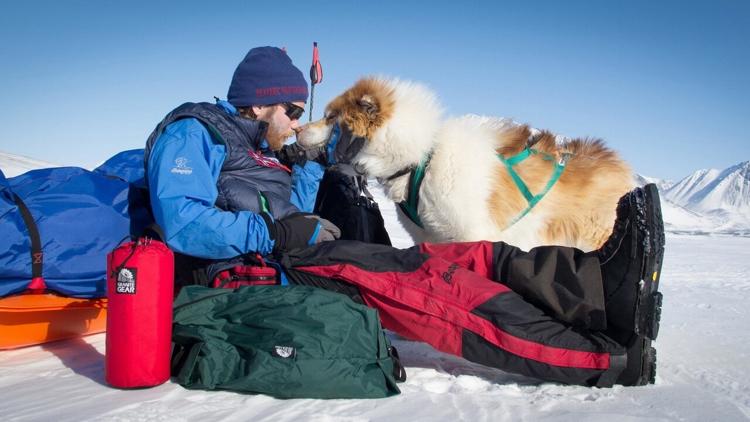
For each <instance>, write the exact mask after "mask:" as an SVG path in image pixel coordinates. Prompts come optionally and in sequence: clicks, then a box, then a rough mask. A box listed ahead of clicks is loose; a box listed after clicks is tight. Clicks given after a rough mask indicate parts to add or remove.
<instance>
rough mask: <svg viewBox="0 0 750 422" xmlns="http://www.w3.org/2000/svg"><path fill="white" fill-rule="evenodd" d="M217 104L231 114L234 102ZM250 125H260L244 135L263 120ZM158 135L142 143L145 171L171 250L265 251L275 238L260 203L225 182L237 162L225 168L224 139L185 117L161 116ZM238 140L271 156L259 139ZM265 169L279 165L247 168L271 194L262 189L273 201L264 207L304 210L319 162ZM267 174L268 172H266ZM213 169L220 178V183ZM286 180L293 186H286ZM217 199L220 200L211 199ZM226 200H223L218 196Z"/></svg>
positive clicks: (225, 254)
mask: <svg viewBox="0 0 750 422" xmlns="http://www.w3.org/2000/svg"><path fill="white" fill-rule="evenodd" d="M217 105H218V107H219V108H220V109H221V110H223V111H224V112H226V113H228V114H229V115H230V116H237V110H236V109H235V108H234V107H233V106H232V105H231V104H229V103H228V102H225V101H219V102H218V103H217ZM211 107H213V105H211ZM231 119H232V118H230V120H231ZM243 123H244V122H243ZM256 127H259V129H258V130H262V132H259V133H255V134H250V135H251V136H250V137H254V136H255V135H258V136H262V135H265V131H264V129H265V127H263V126H257V125H256ZM157 129H158V127H157ZM213 130H215V128H213ZM157 135H158V138H156V140H155V142H151V143H150V146H151V148H150V151H149V147H148V146H147V155H146V160H147V161H146V172H147V178H148V187H149V192H150V196H151V208H152V210H153V213H154V218H155V220H156V223H157V224H159V226H160V227H161V228H162V230H163V231H164V236H165V240H166V242H167V244H168V245H169V246H170V247H171V248H172V249H173V250H175V251H177V252H180V253H183V254H186V255H190V256H196V257H201V258H209V259H227V258H231V257H235V256H238V255H242V254H245V253H249V252H258V253H261V254H263V255H266V254H269V253H270V252H271V251H272V250H273V246H274V241H273V240H272V239H271V238H270V237H269V233H268V228H267V226H266V223H265V222H264V220H263V218H262V217H261V216H260V214H259V212H261V209H257V208H258V207H256V206H254V204H258V203H259V201H258V200H257V199H256V198H247V196H248V195H239V194H238V192H239V193H242V192H243V191H244V190H243V186H237V189H234V188H233V185H232V183H234V185H236V184H237V183H242V179H241V178H240V179H237V178H232V179H229V180H230V181H231V182H232V183H226V180H228V178H227V177H225V176H226V175H227V174H228V172H230V171H239V172H240V173H241V172H242V170H243V169H241V168H240V169H226V168H224V167H225V166H224V164H225V159H226V158H227V148H228V147H230V146H228V145H224V144H222V143H221V142H217V139H216V138H217V134H216V133H214V134H213V136H212V134H211V133H209V128H207V127H206V126H205V125H204V124H203V123H201V121H199V120H198V119H197V118H192V117H190V118H182V119H179V120H176V121H174V122H173V123H170V124H168V125H167V126H166V127H165V128H164V129H163V131H162V132H161V134H157ZM250 141H251V140H250V139H248V140H247V141H245V142H246V143H250ZM235 143H236V142H235ZM151 144H152V145H151ZM242 146H243V147H245V146H247V149H248V150H253V149H256V147H259V148H257V149H258V151H257V152H258V153H262V157H261V159H262V158H264V157H267V158H269V159H271V160H273V159H274V157H273V154H272V153H271V152H269V151H268V150H267V143H266V142H265V140H263V139H262V142H260V144H259V145H242ZM234 147H236V145H234ZM236 155H237V154H236V151H235V156H236ZM272 164H273V163H272ZM271 171H276V172H278V171H279V170H278V169H272V168H268V169H265V168H261V173H257V172H256V173H251V174H258V175H259V176H260V177H257V178H256V179H257V180H247V182H248V184H250V183H251V182H252V184H253V187H254V188H255V189H257V191H258V192H263V194H265V196H266V197H268V196H270V198H265V197H264V199H269V201H268V203H269V204H270V205H272V206H271V212H270V214H272V215H273V216H274V217H275V218H281V217H283V216H284V215H288V214H289V213H291V212H296V211H298V210H302V211H308V212H309V211H311V209H312V207H313V205H314V201H315V195H316V194H317V185H318V182H319V181H320V179H321V177H322V174H323V169H322V167H320V165H318V164H317V163H315V162H311V161H308V162H307V163H306V164H305V166H304V167H300V166H294V174H293V175H292V176H291V177H288V176H287V179H284V178H281V179H280V178H279V177H277V176H278V175H277V174H276V173H271ZM222 172H225V173H224V174H222ZM268 174H271V175H272V176H274V177H271V178H269V179H268V180H266V179H265V176H266V175H268ZM220 175H221V176H222V178H221V179H222V180H223V181H224V182H222V183H219V182H220ZM238 180H239V181H238ZM280 180H281V182H280ZM291 183H294V186H292V187H291V189H290V186H289V184H291ZM280 185H282V186H280ZM284 185H285V186H284ZM219 189H222V191H221V192H220V191H219ZM266 189H268V192H266ZM280 196H285V197H283V198H282V197H280ZM217 199H220V200H221V202H222V203H219V204H217ZM227 200H229V202H230V203H228V204H227V203H225V202H227ZM232 201H234V202H232ZM260 202H263V204H260V205H264V204H265V201H260ZM260 205H259V206H260ZM274 208H275V209H276V210H277V212H274Z"/></svg>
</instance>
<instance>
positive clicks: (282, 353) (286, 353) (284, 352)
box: [273, 346, 297, 358]
mask: <svg viewBox="0 0 750 422" xmlns="http://www.w3.org/2000/svg"><path fill="white" fill-rule="evenodd" d="M273 353H274V354H275V355H276V356H278V357H280V358H293V357H295V356H296V355H297V351H296V350H295V349H294V347H291V346H276V347H274V349H273Z"/></svg>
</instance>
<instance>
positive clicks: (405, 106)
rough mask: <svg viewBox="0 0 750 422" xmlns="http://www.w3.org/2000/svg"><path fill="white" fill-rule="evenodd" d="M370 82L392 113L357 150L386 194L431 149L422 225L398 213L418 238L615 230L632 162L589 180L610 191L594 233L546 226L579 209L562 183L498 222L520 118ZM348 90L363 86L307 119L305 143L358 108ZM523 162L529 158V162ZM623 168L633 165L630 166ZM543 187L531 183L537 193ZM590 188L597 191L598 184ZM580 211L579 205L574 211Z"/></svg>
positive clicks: (527, 240) (517, 239)
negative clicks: (472, 111) (514, 218)
mask: <svg viewBox="0 0 750 422" xmlns="http://www.w3.org/2000/svg"><path fill="white" fill-rule="evenodd" d="M360 82H361V81H360ZM369 82H370V83H369V84H367V88H366V89H365V90H364V92H365V93H364V94H362V98H364V101H365V102H373V101H374V102H377V100H378V98H380V99H381V101H380V104H378V105H377V106H378V112H383V113H386V110H384V109H388V110H387V113H386V114H387V118H386V119H385V120H384V121H383V122H382V123H380V124H374V126H372V125H371V126H372V127H369V126H368V128H367V129H365V130H366V131H368V132H369V134H368V136H367V137H368V141H367V142H366V143H365V146H364V148H363V149H362V151H361V152H360V153H359V154H358V155H357V156H356V157H355V158H354V163H355V164H356V166H357V167H358V168H360V169H363V170H364V171H365V173H366V174H367V175H369V176H372V177H376V178H378V179H379V181H381V183H383V184H384V186H385V189H386V194H387V195H388V197H389V198H390V199H392V200H393V201H395V202H400V201H403V200H405V199H406V195H407V184H408V181H409V177H408V176H402V177H398V178H396V179H393V180H385V179H386V178H387V177H388V176H390V175H393V174H394V173H396V172H398V171H399V170H401V169H404V168H407V167H410V166H414V165H415V164H416V163H418V162H419V161H420V160H421V159H422V158H423V157H424V156H425V155H426V154H428V153H429V152H430V151H432V159H431V161H430V163H429V166H428V167H427V170H426V173H425V177H424V180H423V183H422V188H421V191H420V197H419V199H420V201H419V207H418V214H419V216H420V219H421V220H422V223H423V225H424V230H422V229H420V228H419V227H417V226H416V225H414V224H412V223H411V221H409V220H408V218H406V217H405V216H404V215H403V214H402V213H401V212H400V210H399V220H400V221H401V222H402V224H403V225H404V226H405V227H406V229H407V231H408V232H409V233H410V235H411V236H412V237H413V238H414V239H415V241H417V242H420V241H433V242H449V241H474V240H493V241H494V240H502V241H505V242H508V243H510V244H513V245H516V246H518V247H521V248H524V249H529V248H531V247H534V246H538V245H541V244H551V243H553V244H564V245H568V246H575V247H578V248H581V249H584V250H592V249H596V248H598V247H599V246H600V244H601V239H602V233H603V232H606V234H608V233H609V231H611V229H612V224H613V222H614V218H615V212H614V210H615V205H616V199H617V198H619V197H620V196H621V195H622V194H624V193H625V192H627V191H628V190H629V189H630V188H632V185H633V183H632V175H630V173H629V169H628V170H623V171H626V172H628V174H627V175H621V176H623V177H619V178H615V179H616V180H617V183H613V184H612V185H611V186H607V183H604V184H602V183H599V184H596V183H594V184H589V186H592V187H593V189H596V190H598V191H602V190H605V191H606V190H609V191H610V192H607V194H606V195H601V196H602V198H601V199H606V200H608V201H611V202H610V203H608V204H607V205H606V207H607V209H608V210H609V211H605V212H604V213H603V216H602V212H599V213H598V214H597V215H595V216H593V217H591V218H592V224H599V225H600V226H603V227H600V228H598V229H597V230H596V232H597V234H596V235H591V234H587V233H580V234H578V233H575V234H574V235H573V236H570V234H568V235H566V236H561V235H550V234H549V233H546V232H549V229H548V225H549V221H550V220H551V218H553V217H558V219H559V214H560V213H561V212H562V209H561V208H560V207H568V208H571V207H572V208H573V209H575V207H576V206H577V204H575V203H570V202H571V201H575V200H574V199H573V198H572V197H571V199H569V200H567V202H568V203H565V202H566V198H565V195H566V193H565V192H561V190H564V189H565V188H564V187H558V186H556V187H558V192H555V188H553V189H552V191H550V194H548V195H547V197H545V199H543V200H542V201H541V202H540V203H539V204H538V205H537V206H536V207H535V208H534V209H533V210H532V211H531V212H530V213H529V214H527V215H526V216H525V217H524V218H522V219H521V220H520V221H518V222H517V223H516V224H514V225H512V226H511V227H500V226H499V225H498V224H497V222H496V220H497V216H495V217H493V215H492V213H493V207H492V206H490V204H491V202H492V200H493V198H492V196H493V195H495V194H496V184H497V183H508V180H509V179H508V178H507V177H506V178H503V179H499V178H498V176H497V175H498V174H499V173H498V169H499V168H500V167H502V163H501V162H500V161H499V160H498V158H497V151H498V149H499V148H501V147H503V145H502V142H503V141H502V139H503V136H502V134H503V133H504V132H506V131H508V130H509V129H511V128H513V127H516V126H517V125H515V124H514V123H513V122H512V121H510V120H507V119H498V118H491V117H482V116H474V115H468V116H463V117H458V118H451V119H448V120H444V121H443V117H442V116H443V112H442V108H441V106H440V104H439V103H438V101H437V98H436V96H435V94H434V93H433V92H432V91H430V90H429V89H427V88H426V87H424V86H423V85H420V84H417V83H413V82H408V81H400V80H397V79H383V78H377V79H370V80H369ZM355 87H356V86H355ZM353 88H354V87H353ZM378 89H382V90H383V92H377V94H379V95H375V96H371V95H370V94H369V93H368V90H369V92H372V91H373V90H378ZM347 94H349V95H350V96H351V95H355V96H356V95H360V91H356V90H355V92H349V91H348V92H345V93H344V94H342V96H340V97H339V99H337V100H334V101H333V102H332V103H331V104H329V107H328V110H327V113H336V114H335V115H334V117H333V118H328V119H325V118H324V119H322V120H320V121H318V122H313V123H311V124H308V125H305V126H304V127H303V128H302V131H301V132H300V133H299V134H298V142H299V143H300V144H301V145H302V146H303V147H316V146H320V145H321V144H322V143H324V142H326V141H327V140H328V138H329V136H330V132H331V128H332V126H333V121H334V119H337V120H338V121H339V122H340V123H343V122H344V120H346V119H345V117H346V118H349V117H352V116H350V115H348V116H345V115H346V114H347V113H349V114H352V113H357V109H356V106H355V107H354V108H352V105H351V104H345V105H343V106H342V104H343V103H345V102H346V100H345V99H344V97H345V96H346V95H347ZM383 98H387V99H388V101H385V100H382V99H383ZM337 101H338V103H337ZM332 107H333V108H334V109H333V110H332V109H331V108H332ZM359 135H360V136H364V135H365V134H359ZM577 159H585V157H579V158H577ZM520 165H521V166H523V163H522V164H520ZM623 168H625V169H627V167H626V166H623ZM550 172H551V164H550ZM545 177H547V176H545ZM566 177H568V176H566ZM569 177H573V176H569ZM561 179H562V178H561ZM622 180H625V181H626V182H622ZM511 183H512V182H511ZM538 190H539V189H536V191H534V189H532V191H533V192H534V193H537V191H538ZM553 192H554V195H553ZM591 194H592V195H593V196H594V198H596V197H597V195H598V194H599V192H591ZM548 198H549V199H548ZM612 198H614V199H612ZM495 200H497V199H495ZM507 200H508V201H517V202H522V203H519V204H517V207H516V208H518V209H519V210H521V209H523V208H524V207H525V205H526V204H525V201H523V200H522V198H521V200H520V201H519V196H518V195H516V196H515V197H513V198H510V197H509V198H508V199H507ZM578 205H581V206H586V205H587V204H578ZM556 214H557V215H556ZM574 214H575V211H573V213H571V215H574ZM584 214H585V213H584ZM586 218H589V216H587V217H586ZM580 231H581V230H579V232H580Z"/></svg>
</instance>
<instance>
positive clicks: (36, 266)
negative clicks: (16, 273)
mask: <svg viewBox="0 0 750 422" xmlns="http://www.w3.org/2000/svg"><path fill="white" fill-rule="evenodd" d="M13 200H14V201H15V203H16V206H17V207H18V211H19V212H20V213H21V218H23V223H24V224H25V225H26V229H27V230H28V231H29V240H30V241H31V278H32V279H35V278H41V277H42V265H43V264H44V253H43V252H42V240H41V238H40V237H39V229H38V228H37V226H36V222H35V221H34V217H33V216H32V215H31V212H30V211H29V208H28V207H26V204H25V203H24V202H23V200H22V199H21V197H20V196H18V195H16V194H15V193H14V194H13Z"/></svg>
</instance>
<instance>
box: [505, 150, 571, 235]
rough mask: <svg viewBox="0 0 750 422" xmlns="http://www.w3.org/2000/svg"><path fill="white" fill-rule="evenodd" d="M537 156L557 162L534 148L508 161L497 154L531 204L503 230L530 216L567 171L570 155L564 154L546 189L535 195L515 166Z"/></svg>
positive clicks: (556, 164) (557, 163)
mask: <svg viewBox="0 0 750 422" xmlns="http://www.w3.org/2000/svg"><path fill="white" fill-rule="evenodd" d="M536 154H541V155H542V157H543V158H544V160H545V161H554V160H555V157H553V156H552V155H550V154H547V153H544V152H539V151H537V150H535V149H533V148H524V150H523V151H521V152H520V153H518V154H516V155H514V156H512V157H510V158H507V159H506V158H505V157H503V156H502V155H501V154H497V158H498V159H499V160H500V161H501V162H502V163H503V164H504V165H505V168H506V169H507V170H508V174H510V177H511V178H512V179H513V182H514V183H515V184H516V187H517V188H518V190H519V191H520V192H521V194H522V195H523V197H524V198H526V202H528V203H529V204H528V206H527V207H526V208H525V209H524V210H523V211H521V213H520V214H519V215H517V216H516V217H515V218H513V219H512V220H511V221H510V223H508V225H507V226H506V227H505V229H503V230H506V229H508V228H509V227H511V226H512V225H514V224H516V223H517V222H518V220H520V219H522V218H523V217H525V216H526V214H528V213H529V211H531V209H532V208H534V207H535V206H536V204H538V203H539V201H541V200H542V198H544V195H546V194H547V192H549V191H550V189H552V187H553V186H554V185H555V183H557V181H558V180H559V179H560V176H561V175H562V173H563V170H565V165H566V164H567V162H568V158H570V154H569V153H563V154H562V157H561V159H560V161H557V162H555V167H554V169H553V170H552V175H551V176H550V179H549V181H547V185H546V186H545V187H544V189H543V190H542V191H541V192H540V193H538V194H536V195H534V194H532V193H531V191H530V190H529V187H528V186H526V183H524V181H523V179H522V178H521V176H520V175H519V174H518V173H517V172H516V171H515V170H514V169H513V166H515V165H516V164H518V163H520V162H522V161H523V160H525V159H527V158H529V157H530V156H531V155H536Z"/></svg>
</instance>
